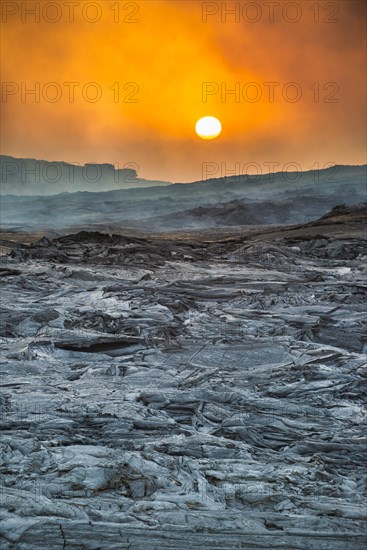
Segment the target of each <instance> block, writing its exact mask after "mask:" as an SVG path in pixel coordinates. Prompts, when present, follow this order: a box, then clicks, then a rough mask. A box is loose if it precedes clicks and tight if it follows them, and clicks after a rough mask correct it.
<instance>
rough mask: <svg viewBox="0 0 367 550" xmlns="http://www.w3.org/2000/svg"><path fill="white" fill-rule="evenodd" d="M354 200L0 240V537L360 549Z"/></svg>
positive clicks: (360, 257) (359, 290)
mask: <svg viewBox="0 0 367 550" xmlns="http://www.w3.org/2000/svg"><path fill="white" fill-rule="evenodd" d="M365 216H366V209H365V208H363V207H360V208H356V209H353V208H352V209H350V208H349V209H348V208H346V209H343V208H341V209H335V210H334V211H333V213H332V214H330V215H329V216H326V217H324V218H323V219H322V220H320V221H319V222H313V223H309V224H306V225H302V226H301V225H299V226H294V227H292V228H279V229H276V228H274V229H267V231H264V232H263V233H262V232H261V230H259V231H258V232H255V233H254V232H252V233H246V232H244V231H241V230H240V229H239V230H238V233H237V234H235V235H234V234H233V231H232V232H231V234H230V235H226V236H224V235H223V234H222V233H217V234H216V235H215V234H211V235H210V236H209V235H208V234H206V236H205V238H203V236H202V235H199V234H195V233H193V234H192V238H191V240H190V239H188V238H187V236H185V239H182V240H180V238H179V235H171V236H166V238H163V237H161V238H159V239H158V238H153V237H152V238H151V239H148V240H147V239H143V238H137V237H131V236H130V237H126V236H123V235H114V236H113V235H103V234H101V233H98V232H93V233H90V232H81V233H78V234H74V235H68V236H61V237H56V238H55V239H50V238H43V239H41V240H40V241H38V243H36V244H33V245H30V244H22V243H19V242H15V240H13V241H6V242H5V243H4V242H3V243H2V244H3V246H5V249H6V251H9V250H10V256H3V257H2V261H1V270H0V275H1V282H2V290H1V298H2V300H1V301H2V310H1V329H2V330H1V333H2V337H1V348H2V366H1V374H2V382H3V388H2V394H1V412H2V415H1V427H2V436H3V437H2V443H1V449H2V468H1V473H2V481H1V499H2V522H1V529H2V536H3V542H2V543H1V546H0V547H1V548H3V549H4V550H8V549H13V548H17V549H20V550H33V549H34V550H36V549H37V550H39V549H41V550H42V549H45V550H46V549H47V550H53V549H55V550H56V549H57V550H58V549H62V548H65V549H68V548H75V549H93V550H97V549H103V550H104V549H111V550H115V549H117V548H118V549H120V548H121V549H122V548H137V549H146V548H152V549H157V550H158V549H169V548H176V549H178V548H185V549H186V548H192V549H195V548H210V549H214V548H218V549H219V548H220V549H223V548H246V549H247V548H248V549H250V548H257V549H259V548H263V549H269V548H282V549H283V550H284V549H287V550H311V549H312V550H326V549H330V550H341V549H343V550H345V549H349V550H359V549H362V548H363V549H364V548H365V547H366V546H365V545H366V542H367V541H366V536H365V532H366V531H365V519H366V500H365V497H366V469H365V466H366V464H365V451H366V447H365V432H364V428H363V427H364V425H365V424H364V423H365V418H366V411H365V407H364V405H365V397H366V378H367V365H366V357H365V355H364V354H363V351H364V347H365V334H366V332H365V325H366V316H365V290H366V283H365V282H366V279H365V275H366V272H365V268H366V258H367V248H366V238H365V235H364V233H363V229H364V227H365V221H366V217H365Z"/></svg>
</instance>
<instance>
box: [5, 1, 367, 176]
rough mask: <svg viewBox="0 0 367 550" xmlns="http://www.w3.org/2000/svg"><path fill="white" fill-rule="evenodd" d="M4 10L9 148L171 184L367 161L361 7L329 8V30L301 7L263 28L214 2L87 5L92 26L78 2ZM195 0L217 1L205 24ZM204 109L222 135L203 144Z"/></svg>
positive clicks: (350, 3)
mask: <svg viewBox="0 0 367 550" xmlns="http://www.w3.org/2000/svg"><path fill="white" fill-rule="evenodd" d="M5 4H12V5H16V6H17V10H16V11H17V13H15V14H11V13H6V14H5V16H4V12H3V14H2V16H3V21H4V22H3V25H2V46H3V47H2V56H3V59H2V67H3V69H2V80H3V94H2V105H1V107H2V119H3V130H2V138H3V139H2V153H3V154H9V155H13V156H17V157H33V158H39V159H47V160H64V161H66V162H80V163H85V162H112V163H119V164H120V165H123V164H125V163H128V162H134V163H135V164H136V165H138V166H139V175H140V176H141V177H145V178H149V179H165V180H171V181H190V180H194V179H200V178H201V176H202V172H201V171H202V168H201V167H202V164H203V163H205V162H210V161H216V162H219V163H224V164H225V165H226V166H227V167H228V170H231V169H233V168H234V166H235V165H236V163H241V164H244V163H250V162H254V163H259V164H260V165H263V164H264V163H266V162H277V163H279V165H280V167H282V166H283V165H284V164H286V163H290V162H296V163H298V164H299V165H300V166H301V167H302V168H303V169H308V168H309V167H310V166H312V165H313V164H314V163H319V164H320V165H321V166H322V165H323V164H326V163H333V162H334V163H339V164H362V163H364V162H365V153H364V151H365V124H364V113H365V106H364V96H365V80H364V61H365V53H364V45H365V36H364V34H363V32H364V30H363V29H364V26H363V18H365V17H366V15H365V6H363V4H364V3H361V2H358V1H356V2H354V1H353V0H352V1H347V2H346V1H339V2H336V4H338V6H339V15H338V17H339V20H340V21H339V22H334V23H329V24H327V23H323V22H319V23H316V22H315V21H314V18H315V13H314V12H312V11H311V10H310V9H306V8H305V7H304V8H303V13H302V18H301V20H300V21H299V22H297V23H291V22H289V21H286V20H284V17H283V19H282V18H281V17H280V18H278V20H276V21H275V22H274V23H271V22H269V21H268V18H267V16H266V14H265V11H264V8H263V17H262V19H261V20H260V21H258V22H256V23H251V22H248V21H246V20H243V17H242V16H241V17H242V18H241V19H240V21H236V20H235V17H233V16H232V17H230V16H228V17H226V20H225V21H224V22H222V21H221V13H220V6H221V4H222V3H221V2H219V3H216V2H211V3H205V2H204V3H203V2H199V1H196V0H193V1H190V2H187V1H170V2H166V1H155V0H152V1H150V2H112V1H111V2H110V1H109V0H106V1H104V2H94V3H92V4H97V5H98V6H100V12H101V13H100V15H101V17H100V20H98V21H96V22H94V23H92V22H90V21H87V20H85V18H84V20H83V17H82V15H81V12H82V5H83V3H82V2H79V4H80V6H79V7H78V6H76V8H75V14H74V19H75V20H74V22H70V21H69V20H68V19H69V13H68V12H66V9H65V2H62V1H61V0H58V4H59V5H60V10H61V11H60V13H62V16H61V18H60V20H59V21H57V22H54V23H52V22H50V21H48V20H47V17H46V18H45V17H42V13H41V17H40V21H39V22H36V21H34V17H33V16H29V15H24V14H23V17H24V18H25V22H22V20H21V18H22V13H21V10H22V4H27V6H29V5H30V4H37V2H28V3H24V2H20V1H19V2H11V3H4V2H3V5H2V8H3V10H4V5H5ZM40 4H42V2H41V3H40ZM52 4H55V2H53V3H52ZM66 4H68V3H67V2H66ZM203 4H207V5H209V4H212V5H213V6H214V7H215V6H217V7H218V13H216V14H210V13H209V14H206V19H207V20H206V22H204V20H203V9H204V8H203ZM233 4H235V3H234V2H228V8H230V7H231V6H232V5H233ZM240 4H241V6H242V5H244V4H246V2H240ZM260 4H261V2H260ZM280 4H281V6H280V9H281V8H282V6H283V5H284V4H285V2H280ZM301 4H302V6H305V5H306V2H303V3H301ZM321 4H323V3H322V2H321ZM117 6H118V9H119V14H118V17H119V21H118V22H115V20H114V18H116V17H117V13H116V9H117ZM209 8H210V6H209ZM214 11H215V10H214ZM209 12H210V9H209ZM95 13H97V12H93V8H90V11H89V12H88V17H89V18H90V19H92V18H93V17H94V16H95ZM277 13H278V12H276V15H277ZM280 13H281V12H280ZM56 15H57V14H56V12H55V11H51V8H50V11H49V13H48V16H49V18H53V17H56ZM97 15H98V14H97ZM321 15H323V14H321ZM290 16H291V17H292V16H293V14H292V13H291V12H290ZM4 17H5V20H4ZM251 17H253V14H251ZM45 19H46V20H45ZM124 19H125V20H124ZM4 83H5V88H4ZM52 83H53V84H52ZM71 83H73V84H71ZM92 83H94V84H92ZM272 83H273V84H272ZM292 83H293V85H292ZM294 83H295V84H294ZM35 88H36V95H35V94H33V95H32V94H31V93H27V90H28V91H29V90H30V89H35ZM298 93H301V98H300V99H299V100H298V101H295V97H296V96H297V94H298ZM60 94H61V95H60ZM98 94H100V98H98V97H97V96H98ZM272 94H273V95H272ZM58 95H59V96H60V97H59V98H58ZM96 97H97V100H95V99H96ZM328 99H331V100H334V99H335V100H337V101H330V102H329V101H328ZM208 112H210V113H211V114H212V115H213V116H215V117H216V118H218V119H219V120H220V121H221V122H222V124H223V126H225V128H226V132H225V135H224V134H222V135H221V137H220V140H218V139H217V140H212V141H211V142H210V143H206V144H205V143H204V140H198V139H197V135H196V134H195V124H196V122H197V120H198V119H200V118H201V117H203V116H205V114H206V113H208ZM218 175H220V174H218Z"/></svg>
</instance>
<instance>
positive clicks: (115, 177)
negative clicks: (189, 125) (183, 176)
mask: <svg viewBox="0 0 367 550" xmlns="http://www.w3.org/2000/svg"><path fill="white" fill-rule="evenodd" d="M0 172H1V186H0V192H1V194H11V195H55V194H58V193H63V192H66V191H67V192H69V193H75V192H76V191H96V192H98V191H106V190H112V189H129V188H131V187H149V186H152V185H154V186H157V185H170V182H164V181H148V180H144V179H141V178H138V174H137V171H136V167H135V166H134V165H133V164H131V165H127V166H125V167H123V168H118V167H115V166H114V165H113V164H97V163H89V164H85V165H77V164H70V163H67V162H61V161H60V162H59V161H47V160H36V159H28V158H15V157H10V156H6V155H1V156H0Z"/></svg>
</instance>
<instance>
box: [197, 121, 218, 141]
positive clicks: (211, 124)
mask: <svg viewBox="0 0 367 550" xmlns="http://www.w3.org/2000/svg"><path fill="white" fill-rule="evenodd" d="M195 130H196V133H197V135H198V136H199V137H201V138H202V139H214V138H216V137H218V136H219V134H220V133H221V131H222V125H221V123H220V121H219V120H218V119H217V118H215V117H214V116H204V117H203V118H200V119H199V120H198V121H197V123H196V125H195Z"/></svg>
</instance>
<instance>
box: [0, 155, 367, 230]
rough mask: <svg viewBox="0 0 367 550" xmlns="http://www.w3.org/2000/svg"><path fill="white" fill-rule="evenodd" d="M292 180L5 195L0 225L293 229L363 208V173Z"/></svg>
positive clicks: (281, 176)
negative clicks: (338, 209)
mask: <svg viewBox="0 0 367 550" xmlns="http://www.w3.org/2000/svg"><path fill="white" fill-rule="evenodd" d="M106 170H107V169H106ZM296 176H297V179H296V178H295V176H294V175H293V176H292V177H293V180H292V178H291V177H290V174H288V173H283V172H279V173H276V174H271V175H270V174H265V175H262V176H250V177H249V176H235V177H231V178H219V179H213V180H208V181H199V182H194V183H186V184H171V185H161V186H159V185H158V186H157V185H156V186H152V187H151V186H149V184H150V185H155V183H154V182H146V184H145V185H143V186H141V187H140V188H138V186H136V187H135V188H129V189H118V190H109V191H108V190H103V191H101V190H99V191H98V192H90V191H84V192H80V191H79V192H75V193H70V192H69V193H65V192H64V193H61V194H53V195H43V196H16V195H15V194H12V195H3V196H2V197H1V201H0V208H1V223H2V226H3V227H6V228H8V229H11V228H17V229H24V230H28V229H35V228H37V229H43V228H44V229H46V228H48V229H65V228H71V227H72V228H76V227H81V226H83V227H84V228H85V227H95V228H98V226H99V225H101V224H105V225H108V226H110V227H116V228H129V227H131V228H134V229H141V230H149V231H150V230H152V231H167V230H171V229H173V230H181V229H183V230H185V229H205V228H206V227H208V228H210V227H224V226H236V225H257V224H295V223H307V222H308V221H312V220H315V219H317V218H319V217H320V216H322V215H324V214H325V213H326V212H328V211H329V210H331V209H332V208H333V207H334V206H336V205H338V204H345V205H351V204H357V203H362V202H366V199H367V194H366V166H337V167H333V168H332V169H327V170H319V171H311V172H310V171H309V172H301V173H299V174H296ZM135 181H137V179H136V180H135Z"/></svg>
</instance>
